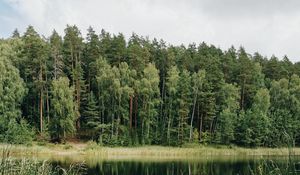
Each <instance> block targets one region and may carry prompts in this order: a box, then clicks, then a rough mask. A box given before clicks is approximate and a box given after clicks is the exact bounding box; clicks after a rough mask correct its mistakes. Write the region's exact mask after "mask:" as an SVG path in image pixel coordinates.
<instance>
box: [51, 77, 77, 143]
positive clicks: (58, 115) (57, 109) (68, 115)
mask: <svg viewBox="0 0 300 175" xmlns="http://www.w3.org/2000/svg"><path fill="white" fill-rule="evenodd" d="M73 92H74V89H73V87H69V79H68V78H66V77H61V78H59V79H57V80H53V82H52V88H51V109H52V116H51V121H50V124H49V125H50V126H49V132H50V135H51V138H52V139H53V140H58V141H61V139H62V140H65V139H66V137H67V135H68V134H73V133H74V132H75V125H74V124H75V119H76V112H77V111H75V109H76V108H75V103H74V101H73Z"/></svg>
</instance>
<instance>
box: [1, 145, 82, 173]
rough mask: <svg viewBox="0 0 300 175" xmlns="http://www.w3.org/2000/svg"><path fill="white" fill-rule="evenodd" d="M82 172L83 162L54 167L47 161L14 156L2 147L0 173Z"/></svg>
mask: <svg viewBox="0 0 300 175" xmlns="http://www.w3.org/2000/svg"><path fill="white" fill-rule="evenodd" d="M83 172H84V168H83V164H72V165H70V166H69V168H67V169H64V168H61V167H59V166H56V167H54V166H53V165H51V164H50V163H49V162H47V161H38V160H36V159H27V158H21V159H18V158H14V157H12V156H11V152H10V150H9V149H3V150H2V155H1V158H0V175H79V174H82V173H83Z"/></svg>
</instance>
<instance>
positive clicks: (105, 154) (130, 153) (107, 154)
mask: <svg viewBox="0 0 300 175" xmlns="http://www.w3.org/2000/svg"><path fill="white" fill-rule="evenodd" d="M0 149H1V151H2V152H3V151H4V150H8V151H9V152H10V154H12V155H16V156H20V157H22V156H36V157H43V156H46V157H47V156H48V157H57V156H62V157H75V156H80V157H82V156H93V157H101V158H102V159H107V160H115V159H144V158H145V159H154V160H156V159H170V160H171V159H201V158H209V157H218V156H223V157H234V156H243V157H251V156H255V157H259V156H289V155H296V156H300V147H297V148H243V147H232V148H229V147H225V146H222V147H214V146H195V147H191V148H188V147H167V146H138V147H102V146H99V145H95V144H76V143H68V144H65V145H64V144H46V145H30V146H26V145H9V144H0Z"/></svg>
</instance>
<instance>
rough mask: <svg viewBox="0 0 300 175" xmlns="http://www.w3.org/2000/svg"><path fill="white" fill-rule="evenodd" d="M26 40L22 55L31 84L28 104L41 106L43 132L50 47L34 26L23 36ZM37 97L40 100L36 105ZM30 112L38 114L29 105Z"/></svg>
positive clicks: (27, 78)
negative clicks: (47, 61)
mask: <svg viewBox="0 0 300 175" xmlns="http://www.w3.org/2000/svg"><path fill="white" fill-rule="evenodd" d="M22 40H23V42H24V49H23V50H22V51H23V52H22V56H23V57H24V58H23V59H24V60H25V62H24V64H25V65H26V67H25V70H24V71H25V74H24V77H23V78H24V80H25V82H26V83H27V84H28V86H29V93H28V95H29V96H27V99H26V102H27V105H30V101H31V102H32V103H33V104H31V105H32V106H38V108H39V110H38V111H39V118H40V122H39V126H40V133H41V134H43V129H44V125H43V124H44V119H43V118H44V92H45V84H46V82H45V75H46V68H47V67H46V60H47V52H48V48H47V45H46V42H45V41H44V40H43V39H42V38H41V37H40V36H39V34H38V33H37V32H36V31H35V30H34V28H33V27H32V26H29V27H28V28H27V30H26V32H25V34H24V36H23V38H22ZM36 97H38V99H39V102H38V105H36ZM27 108H28V109H27V110H29V111H28V112H29V113H32V114H33V115H34V116H35V114H36V111H35V109H33V110H32V111H30V109H29V108H30V107H29V106H27Z"/></svg>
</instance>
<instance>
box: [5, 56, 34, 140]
mask: <svg viewBox="0 0 300 175" xmlns="http://www.w3.org/2000/svg"><path fill="white" fill-rule="evenodd" d="M0 75H1V76H0V133H1V134H0V141H2V142H3V141H4V142H9V143H17V144H19V143H26V142H30V140H31V139H32V133H31V131H30V129H29V127H28V125H27V123H26V122H25V120H23V119H22V118H21V115H22V114H21V110H20V106H21V102H22V100H23V98H24V96H25V94H26V89H25V83H24V81H23V79H22V78H21V77H20V75H19V71H18V69H17V68H16V67H14V66H13V65H12V63H11V61H10V60H8V59H7V58H6V57H5V56H3V55H0Z"/></svg>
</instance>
